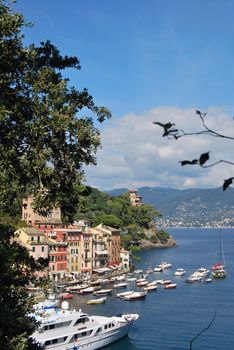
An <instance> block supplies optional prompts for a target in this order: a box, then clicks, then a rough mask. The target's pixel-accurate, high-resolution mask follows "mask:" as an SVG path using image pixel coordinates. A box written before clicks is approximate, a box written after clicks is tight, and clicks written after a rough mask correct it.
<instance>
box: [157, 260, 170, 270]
mask: <svg viewBox="0 0 234 350" xmlns="http://www.w3.org/2000/svg"><path fill="white" fill-rule="evenodd" d="M159 266H160V267H161V268H162V269H163V270H164V269H169V268H170V267H172V264H169V263H168V262H166V261H162V262H161V263H160V265H159Z"/></svg>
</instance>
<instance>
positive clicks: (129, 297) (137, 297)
mask: <svg viewBox="0 0 234 350" xmlns="http://www.w3.org/2000/svg"><path fill="white" fill-rule="evenodd" d="M146 295H147V292H146V291H144V292H134V293H132V294H130V295H126V296H125V297H123V299H124V300H128V301H134V300H141V299H144V298H145V297H146Z"/></svg>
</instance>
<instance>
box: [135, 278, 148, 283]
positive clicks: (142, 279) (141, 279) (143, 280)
mask: <svg viewBox="0 0 234 350" xmlns="http://www.w3.org/2000/svg"><path fill="white" fill-rule="evenodd" d="M145 281H146V279H145V278H138V279H137V280H136V284H137V283H141V282H145Z"/></svg>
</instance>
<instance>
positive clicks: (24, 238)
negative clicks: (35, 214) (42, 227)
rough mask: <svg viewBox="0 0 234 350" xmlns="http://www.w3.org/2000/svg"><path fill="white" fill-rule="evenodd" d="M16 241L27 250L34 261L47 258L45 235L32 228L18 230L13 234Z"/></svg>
mask: <svg viewBox="0 0 234 350" xmlns="http://www.w3.org/2000/svg"><path fill="white" fill-rule="evenodd" d="M15 235H16V237H17V241H18V242H19V243H21V244H22V245H23V246H25V247H26V248H28V250H29V253H30V255H31V256H33V258H34V259H35V260H37V259H39V258H44V259H47V258H48V243H47V239H46V235H45V234H44V233H43V232H41V231H39V230H37V229H36V228H33V227H25V228H20V229H19V230H18V231H16V232H15Z"/></svg>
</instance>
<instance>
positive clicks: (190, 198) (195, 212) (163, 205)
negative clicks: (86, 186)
mask: <svg viewBox="0 0 234 350" xmlns="http://www.w3.org/2000/svg"><path fill="white" fill-rule="evenodd" d="M127 191H128V189H125V188H122V189H117V190H111V191H108V192H107V193H108V194H110V195H113V196H119V195H121V194H122V193H124V192H127ZM138 193H139V194H140V195H141V196H142V201H143V203H145V204H151V205H153V206H154V207H155V208H156V209H158V210H159V211H160V213H161V214H162V215H163V219H162V220H160V222H159V224H161V225H171V226H234V189H233V188H229V189H228V190H226V191H225V192H224V191H223V190H222V188H213V189H199V188H191V189H185V190H178V189H175V188H169V187H168V188H164V187H141V188H139V189H138Z"/></svg>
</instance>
